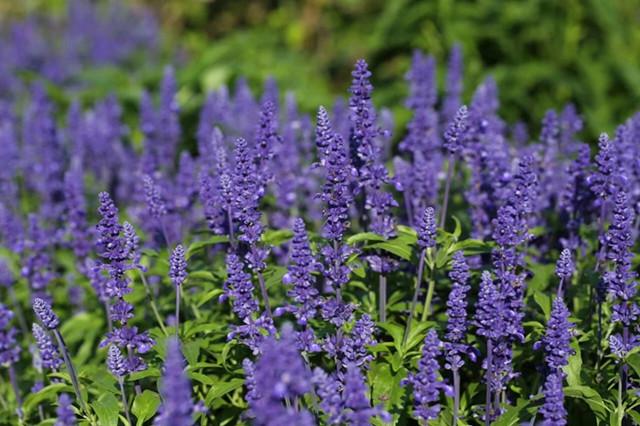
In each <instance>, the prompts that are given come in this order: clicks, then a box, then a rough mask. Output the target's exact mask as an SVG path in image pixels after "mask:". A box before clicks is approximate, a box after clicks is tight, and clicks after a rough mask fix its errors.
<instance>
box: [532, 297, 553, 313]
mask: <svg viewBox="0 0 640 426" xmlns="http://www.w3.org/2000/svg"><path fill="white" fill-rule="evenodd" d="M533 300H535V301H536V303H537V304H538V306H540V309H542V312H544V316H545V318H546V319H549V314H550V313H551V298H550V297H549V296H547V294H546V293H543V292H542V291H536V292H535V293H533Z"/></svg>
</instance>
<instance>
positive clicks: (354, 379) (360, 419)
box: [342, 364, 391, 426]
mask: <svg viewBox="0 0 640 426" xmlns="http://www.w3.org/2000/svg"><path fill="white" fill-rule="evenodd" d="M346 369H347V372H346V373H345V376H344V390H343V391H342V394H343V396H342V398H343V400H344V407H345V410H344V414H343V415H344V419H345V420H346V423H347V424H349V425H353V426H367V425H370V424H371V419H372V418H373V417H380V419H381V420H382V421H383V422H390V421H391V416H390V415H389V413H387V412H386V411H384V410H383V409H382V407H371V402H370V401H369V398H368V397H367V393H368V389H367V384H366V382H365V377H364V376H363V375H362V372H361V371H360V369H359V368H358V366H357V365H355V364H347V366H346Z"/></svg>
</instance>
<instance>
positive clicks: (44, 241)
mask: <svg viewBox="0 0 640 426" xmlns="http://www.w3.org/2000/svg"><path fill="white" fill-rule="evenodd" d="M28 221H29V228H28V232H27V235H28V239H27V240H26V241H25V242H24V248H26V249H27V253H28V254H27V255H25V256H24V257H25V259H24V261H23V264H22V270H21V271H20V272H21V275H22V276H23V277H24V278H26V279H27V282H28V283H29V285H30V286H31V290H32V293H33V294H32V296H34V297H41V298H45V299H48V298H49V296H48V294H47V287H48V286H49V284H50V282H51V280H53V278H55V272H54V271H53V264H52V263H53V262H52V259H51V256H50V255H49V250H50V243H51V240H52V239H53V236H52V235H51V234H50V233H49V232H48V231H46V230H44V229H43V228H42V227H41V225H40V217H39V215H36V214H29V216H28Z"/></svg>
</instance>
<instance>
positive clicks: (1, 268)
mask: <svg viewBox="0 0 640 426" xmlns="http://www.w3.org/2000/svg"><path fill="white" fill-rule="evenodd" d="M14 283H15V279H14V277H13V272H12V271H11V268H9V265H8V264H7V262H6V261H5V260H4V259H0V286H2V287H6V288H9V287H12V286H13V284H14Z"/></svg>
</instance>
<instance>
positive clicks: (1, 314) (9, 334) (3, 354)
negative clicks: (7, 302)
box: [0, 303, 20, 366]
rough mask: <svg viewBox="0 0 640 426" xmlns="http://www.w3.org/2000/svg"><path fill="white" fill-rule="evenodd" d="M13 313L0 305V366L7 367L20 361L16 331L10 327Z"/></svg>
mask: <svg viewBox="0 0 640 426" xmlns="http://www.w3.org/2000/svg"><path fill="white" fill-rule="evenodd" d="M12 319H13V312H11V311H10V310H9V309H8V308H7V307H6V306H4V305H3V304H2V303H0V366H8V365H10V364H13V363H16V362H18V360H19V359H20V346H18V342H17V341H16V335H17V330H16V329H15V328H14V327H12V326H11V320H12Z"/></svg>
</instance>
